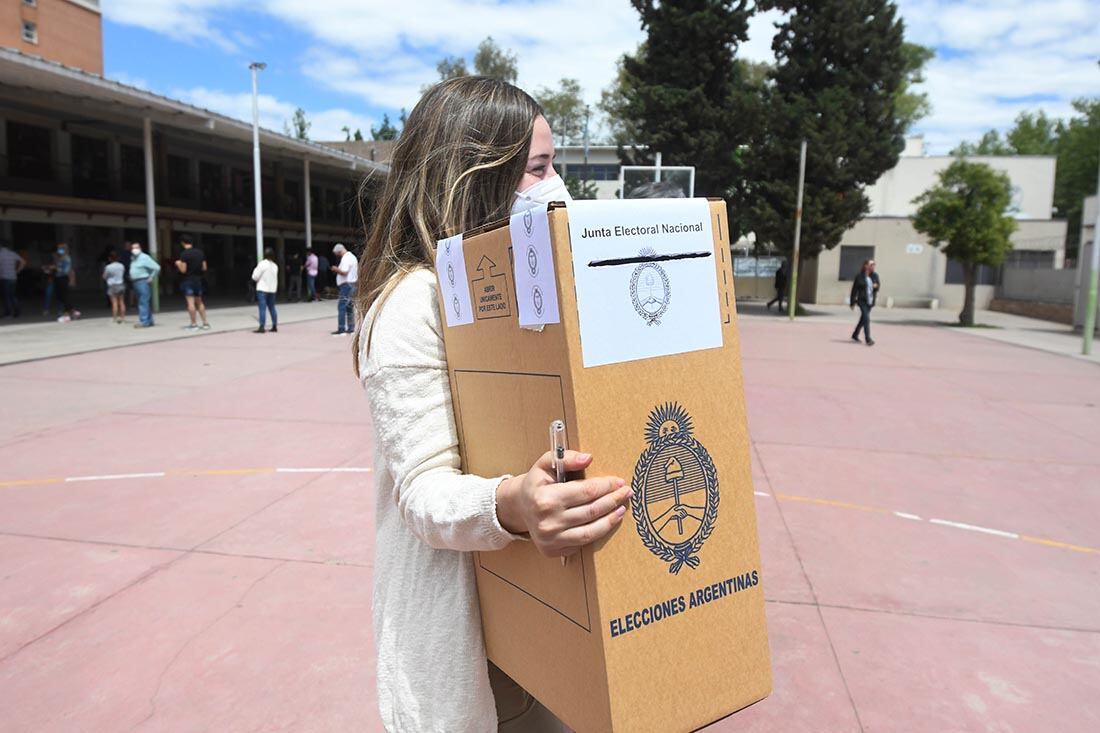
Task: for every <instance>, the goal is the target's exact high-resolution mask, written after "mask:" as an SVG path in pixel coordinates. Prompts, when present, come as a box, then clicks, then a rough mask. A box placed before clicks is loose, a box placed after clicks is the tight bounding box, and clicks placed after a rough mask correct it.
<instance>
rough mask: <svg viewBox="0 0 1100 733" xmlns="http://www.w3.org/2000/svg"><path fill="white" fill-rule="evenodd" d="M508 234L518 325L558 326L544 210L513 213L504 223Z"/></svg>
mask: <svg viewBox="0 0 1100 733" xmlns="http://www.w3.org/2000/svg"><path fill="white" fill-rule="evenodd" d="M508 226H509V229H510V230H511V235H512V259H513V265H514V273H515V278H516V281H515V282H516V298H517V300H518V301H519V325H521V326H545V325H546V324H548V323H560V322H561V316H560V314H559V312H558V282H557V277H556V276H555V275H554V253H553V251H552V250H551V248H550V220H549V218H548V216H547V208H546V207H545V206H541V207H539V208H537V209H532V210H530V211H525V212H523V213H522V214H516V215H515V216H513V217H512V219H511V221H510V222H509V224H508Z"/></svg>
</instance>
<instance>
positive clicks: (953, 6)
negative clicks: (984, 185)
mask: <svg viewBox="0 0 1100 733" xmlns="http://www.w3.org/2000/svg"><path fill="white" fill-rule="evenodd" d="M899 5H900V6H901V11H902V15H903V17H904V18H905V20H906V25H907V37H908V39H909V40H911V41H914V42H916V43H921V44H924V45H926V46H932V47H935V48H937V49H938V56H937V58H935V59H933V61H932V62H931V63H930V64H929V66H928V69H927V83H926V84H925V85H924V87H923V90H924V91H926V92H927V93H928V95H929V98H930V100H931V102H932V107H933V111H932V114H931V115H930V116H929V117H928V118H927V119H925V120H922V121H921V122H919V123H918V124H917V127H916V131H917V132H922V133H924V135H925V138H926V141H927V143H928V147H929V151H930V152H933V153H946V152H947V151H948V150H950V149H951V148H953V147H954V146H955V145H957V144H958V143H959V142H960V141H961V140H976V139H977V138H978V137H980V136H981V135H982V134H983V133H984V132H985V131H986V130H989V129H991V128H995V129H1000V130H1002V131H1003V130H1005V129H1007V128H1009V127H1011V126H1012V124H1013V122H1014V120H1015V118H1016V116H1017V115H1018V114H1019V113H1020V112H1023V111H1028V110H1030V111H1035V110H1038V109H1042V110H1044V111H1045V112H1046V113H1047V115H1048V116H1051V117H1056V118H1057V117H1068V116H1070V115H1072V114H1073V110H1072V107H1071V105H1070V103H1071V101H1072V100H1073V99H1075V98H1077V97H1084V96H1096V95H1097V94H1100V73H1098V70H1097V66H1096V58H1097V55H1098V54H1097V44H1096V40H1095V39H1096V37H1097V35H1098V34H1100V14H1097V13H1096V5H1095V2H1092V1H1090V0H1049V1H1048V2H1042V3H1036V2H1029V1H1027V0H974V1H972V2H967V3H961V2H948V1H947V0H900V2H899Z"/></svg>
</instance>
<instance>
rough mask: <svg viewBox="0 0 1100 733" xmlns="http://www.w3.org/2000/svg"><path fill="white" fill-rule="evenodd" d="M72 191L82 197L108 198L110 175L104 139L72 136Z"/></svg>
mask: <svg viewBox="0 0 1100 733" xmlns="http://www.w3.org/2000/svg"><path fill="white" fill-rule="evenodd" d="M72 160H73V193H74V194H75V195H77V196H80V197H83V198H108V197H110V195H111V176H110V162H109V154H108V145H107V141H106V140H101V139H97V138H92V137H84V136H83V135H73V136H72Z"/></svg>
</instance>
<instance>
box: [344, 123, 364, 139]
mask: <svg viewBox="0 0 1100 733" xmlns="http://www.w3.org/2000/svg"><path fill="white" fill-rule="evenodd" d="M340 131H341V132H343V133H344V142H351V141H352V140H362V139H363V133H362V131H361V130H360V129H359V128H358V127H357V128H355V132H354V133H353V132H352V131H351V128H350V127H348V126H347V125H344V126H343V127H341V128H340Z"/></svg>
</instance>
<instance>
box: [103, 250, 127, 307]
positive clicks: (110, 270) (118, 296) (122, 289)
mask: <svg viewBox="0 0 1100 733" xmlns="http://www.w3.org/2000/svg"><path fill="white" fill-rule="evenodd" d="M103 282H104V283H105V284H106V286H107V297H108V298H109V299H110V301H111V319H112V320H114V322H115V323H125V322H126V268H125V267H123V266H122V263H121V262H119V261H118V255H116V254H115V251H114V250H111V251H110V252H108V253H107V265H106V266H105V267H104V268H103Z"/></svg>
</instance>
